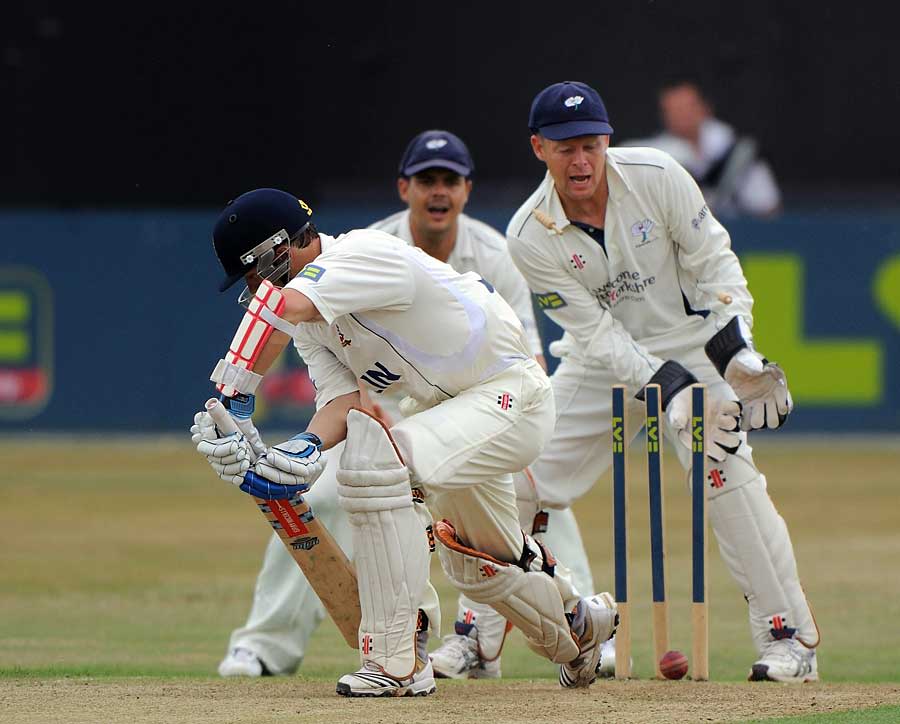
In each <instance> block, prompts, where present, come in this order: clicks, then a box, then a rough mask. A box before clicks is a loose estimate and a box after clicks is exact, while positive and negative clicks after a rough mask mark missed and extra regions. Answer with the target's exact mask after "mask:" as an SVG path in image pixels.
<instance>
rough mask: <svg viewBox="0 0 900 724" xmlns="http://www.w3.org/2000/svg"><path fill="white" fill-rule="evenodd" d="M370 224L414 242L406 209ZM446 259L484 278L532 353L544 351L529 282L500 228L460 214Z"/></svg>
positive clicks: (412, 244)
mask: <svg viewBox="0 0 900 724" xmlns="http://www.w3.org/2000/svg"><path fill="white" fill-rule="evenodd" d="M369 228H370V229H378V230H380V231H384V232H386V233H388V234H392V235H394V236H396V237H399V238H400V239H403V241H405V242H406V243H407V244H410V245H411V246H414V245H415V241H414V240H413V236H412V230H411V229H410V227H409V209H405V210H404V211H398V212H397V213H396V214H391V215H390V216H388V217H387V218H384V219H382V220H381V221H376V222H375V223H374V224H372V225H371V226H370V227H369ZM447 263H448V264H449V265H450V266H452V267H453V268H454V269H456V271H458V272H459V273H460V274H463V273H465V272H475V273H476V274H480V275H481V276H482V277H484V278H485V279H487V280H488V281H489V282H490V283H491V284H492V285H493V286H494V288H495V289H496V290H497V291H498V292H499V293H500V296H502V297H503V298H504V299H505V300H506V302H507V304H509V306H511V307H512V308H513V311H514V312H515V313H516V316H518V318H519V321H520V322H521V323H522V326H523V327H524V328H525V334H526V336H527V337H528V343H529V345H530V347H531V351H532V353H533V354H535V355H539V354H543V349H542V348H541V338H540V335H539V334H538V329H537V324H535V321H534V309H533V307H532V306H531V294H530V293H529V291H528V285H527V284H526V283H525V279H523V278H522V274H521V273H520V272H519V270H518V269H517V268H516V265H515V264H513V262H512V259H510V257H509V250H508V249H507V247H506V239H505V238H504V236H503V235H502V234H501V233H500V232H498V231H496V230H494V229H492V228H491V227H490V226H488V225H487V224H485V223H483V222H481V221H478V220H477V219H473V218H472V217H471V216H466V215H465V214H460V215H459V219H458V230H457V234H456V243H455V244H454V246H453V251H451V252H450V256H449V257H448V259H447Z"/></svg>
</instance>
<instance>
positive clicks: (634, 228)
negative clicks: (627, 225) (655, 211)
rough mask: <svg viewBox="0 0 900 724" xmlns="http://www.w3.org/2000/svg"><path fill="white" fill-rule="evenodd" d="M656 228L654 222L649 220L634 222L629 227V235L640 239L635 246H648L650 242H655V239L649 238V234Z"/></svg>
mask: <svg viewBox="0 0 900 724" xmlns="http://www.w3.org/2000/svg"><path fill="white" fill-rule="evenodd" d="M655 226H656V222H654V221H652V220H651V219H644V220H643V221H636V222H635V223H634V224H632V225H631V235H632V236H637V237H640V239H641V240H640V242H639V243H638V244H637V246H644V244H649V243H650V242H651V241H655V240H656V238H655V237H654V238H653V239H651V238H650V232H651V231H653V229H654V227H655Z"/></svg>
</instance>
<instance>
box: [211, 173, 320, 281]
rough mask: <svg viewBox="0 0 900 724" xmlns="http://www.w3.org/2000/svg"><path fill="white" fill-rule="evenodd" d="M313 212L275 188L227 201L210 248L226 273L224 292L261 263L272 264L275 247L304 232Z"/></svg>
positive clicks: (257, 190)
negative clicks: (213, 250)
mask: <svg viewBox="0 0 900 724" xmlns="http://www.w3.org/2000/svg"><path fill="white" fill-rule="evenodd" d="M311 220H312V209H311V208H309V206H307V205H306V203H305V202H304V201H301V200H300V199H298V198H297V197H296V196H294V195H292V194H289V193H286V192H285V191H279V190H278V189H254V190H253V191H248V192H247V193H245V194H241V195H240V196H238V197H237V198H236V199H233V200H232V201H229V202H228V204H227V205H226V206H225V208H224V209H223V210H222V212H221V213H220V214H219V218H218V219H216V223H215V226H214V227H213V248H214V249H215V251H216V256H217V257H218V259H219V263H220V264H221V265H222V268H223V269H224V270H225V279H224V280H223V281H222V284H221V285H220V287H219V291H221V292H224V291H225V290H226V289H228V288H229V287H230V286H231V285H233V284H234V283H235V282H237V281H239V280H240V279H241V278H243V276H244V275H245V274H246V273H247V272H248V271H251V270H253V269H257V268H258V266H257V265H258V264H260V261H261V260H263V262H265V261H268V262H271V259H272V256H273V254H272V252H273V250H274V248H275V247H276V246H278V245H279V244H282V243H284V242H286V241H287V242H289V241H291V240H293V239H294V238H296V237H297V236H298V235H299V234H300V233H301V232H303V231H304V230H305V229H306V228H307V227H308V226H309V224H310V222H311Z"/></svg>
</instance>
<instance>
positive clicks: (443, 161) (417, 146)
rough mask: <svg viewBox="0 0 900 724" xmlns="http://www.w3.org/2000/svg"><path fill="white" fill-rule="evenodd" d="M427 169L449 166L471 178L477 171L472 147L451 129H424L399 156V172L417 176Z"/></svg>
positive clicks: (448, 167) (452, 169)
mask: <svg viewBox="0 0 900 724" xmlns="http://www.w3.org/2000/svg"><path fill="white" fill-rule="evenodd" d="M427 168H447V169H450V170H451V171H455V172H456V173H458V174H459V175H460V176H465V177H466V178H468V177H469V176H471V175H472V172H473V171H474V170H475V164H474V163H473V162H472V156H471V155H470V154H469V149H468V148H466V144H465V143H463V142H462V139H461V138H460V137H459V136H456V135H454V134H452V133H450V131H440V130H433V131H423V132H422V133H420V134H419V135H418V136H416V137H415V138H414V139H413V140H412V141H410V142H409V145H408V146H407V147H406V150H405V151H404V152H403V158H401V159H400V175H401V176H414V175H415V174H417V173H419V172H420V171H424V170H425V169H427Z"/></svg>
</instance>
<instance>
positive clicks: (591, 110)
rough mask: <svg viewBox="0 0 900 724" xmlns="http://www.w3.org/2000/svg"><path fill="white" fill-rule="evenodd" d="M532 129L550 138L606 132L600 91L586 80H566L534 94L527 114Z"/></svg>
mask: <svg viewBox="0 0 900 724" xmlns="http://www.w3.org/2000/svg"><path fill="white" fill-rule="evenodd" d="M528 127H529V128H530V129H531V132H532V133H536V134H539V135H541V136H543V137H544V138H549V139H550V140H552V141H561V140H563V139H566V138H575V137H577V136H596V135H600V136H609V135H612V132H613V128H612V126H611V125H609V114H608V113H607V112H606V106H605V105H603V99H602V98H601V97H600V94H599V93H597V91H595V90H594V89H593V88H591V87H590V86H589V85H587V84H585V83H579V82H578V81H574V80H565V81H563V82H562V83H554V84H553V85H551V86H548V87H546V88H544V90H542V91H541V92H540V93H538V94H537V96H535V99H534V101H533V102H532V104H531V113H530V114H529V116H528Z"/></svg>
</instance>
